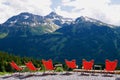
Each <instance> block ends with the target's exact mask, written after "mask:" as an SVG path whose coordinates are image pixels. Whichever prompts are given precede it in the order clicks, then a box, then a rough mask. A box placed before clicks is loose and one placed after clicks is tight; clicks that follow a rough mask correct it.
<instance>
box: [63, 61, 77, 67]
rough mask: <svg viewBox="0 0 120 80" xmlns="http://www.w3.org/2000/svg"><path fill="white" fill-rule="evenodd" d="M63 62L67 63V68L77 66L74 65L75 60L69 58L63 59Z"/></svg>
mask: <svg viewBox="0 0 120 80" xmlns="http://www.w3.org/2000/svg"><path fill="white" fill-rule="evenodd" d="M65 63H66V65H67V67H68V69H69V68H70V69H76V68H78V66H77V65H76V60H74V59H73V60H71V61H68V60H67V59H65Z"/></svg>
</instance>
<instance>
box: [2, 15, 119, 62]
mask: <svg viewBox="0 0 120 80" xmlns="http://www.w3.org/2000/svg"><path fill="white" fill-rule="evenodd" d="M51 14H52V18H49V17H45V16H44V17H40V18H41V20H40V21H41V22H42V24H46V26H41V25H40V26H32V27H31V26H29V25H28V26H24V25H22V26H19V24H17V26H18V27H15V26H13V27H8V26H7V25H6V26H3V24H2V25H1V27H0V45H1V46H0V50H4V51H8V52H10V53H14V54H16V55H20V56H30V57H34V58H41V59H42V58H45V59H49V58H52V59H54V60H58V61H61V60H64V59H65V58H67V59H73V58H74V59H76V60H79V61H80V60H81V59H83V58H86V59H95V61H97V62H100V63H101V62H103V61H104V60H105V59H106V58H108V59H111V60H113V59H118V60H120V59H119V57H120V28H119V27H116V26H113V27H111V25H109V24H106V23H104V22H101V21H99V20H96V19H92V18H88V17H83V16H82V17H78V18H77V19H76V20H73V21H71V19H70V21H71V23H69V21H68V23H67V21H66V22H65V21H63V22H65V23H63V22H62V20H63V19H66V18H62V17H61V16H60V17H58V16H59V15H57V14H55V13H50V14H48V15H51ZM53 14H54V15H56V16H57V17H58V18H55V16H53ZM22 15H23V17H22V19H25V20H26V19H28V18H29V17H25V16H24V15H26V14H22ZM20 16H21V15H20ZM59 18H60V19H59ZM16 19H17V18H16ZM18 19H19V18H18ZM34 20H35V19H34V17H33V18H31V19H30V21H33V22H34ZM37 20H38V22H39V19H37ZM56 20H59V21H58V22H57V23H55V22H56ZM68 20H69V19H68ZM13 21H14V20H13ZM22 21H23V20H22ZM28 21H29V20H28ZM23 22H24V21H23ZM44 22H45V23H44ZM51 25H52V26H51ZM53 25H54V26H53ZM56 26H57V28H56ZM54 28H55V29H54ZM53 29H54V30H53ZM46 30H47V31H49V30H50V31H49V32H47V31H46ZM100 56H101V57H102V58H101V57H100Z"/></svg>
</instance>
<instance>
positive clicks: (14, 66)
mask: <svg viewBox="0 0 120 80" xmlns="http://www.w3.org/2000/svg"><path fill="white" fill-rule="evenodd" d="M10 65H11V67H12V68H13V69H14V70H16V71H18V72H19V76H20V72H21V71H23V68H21V67H19V66H18V65H17V64H16V63H15V62H14V61H12V62H10Z"/></svg>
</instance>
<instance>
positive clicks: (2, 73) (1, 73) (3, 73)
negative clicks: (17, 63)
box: [0, 72, 11, 75]
mask: <svg viewBox="0 0 120 80" xmlns="http://www.w3.org/2000/svg"><path fill="white" fill-rule="evenodd" d="M5 74H11V73H10V72H0V75H5Z"/></svg>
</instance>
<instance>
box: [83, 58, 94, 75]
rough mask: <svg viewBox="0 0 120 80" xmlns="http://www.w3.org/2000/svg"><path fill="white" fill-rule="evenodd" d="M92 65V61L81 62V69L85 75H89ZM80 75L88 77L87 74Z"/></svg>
mask: <svg viewBox="0 0 120 80" xmlns="http://www.w3.org/2000/svg"><path fill="white" fill-rule="evenodd" d="M93 65H94V60H93V59H92V60H90V61H87V60H85V59H83V60H82V69H83V72H87V73H90V72H91V71H90V70H92V69H93ZM82 75H89V74H84V73H82Z"/></svg>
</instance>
